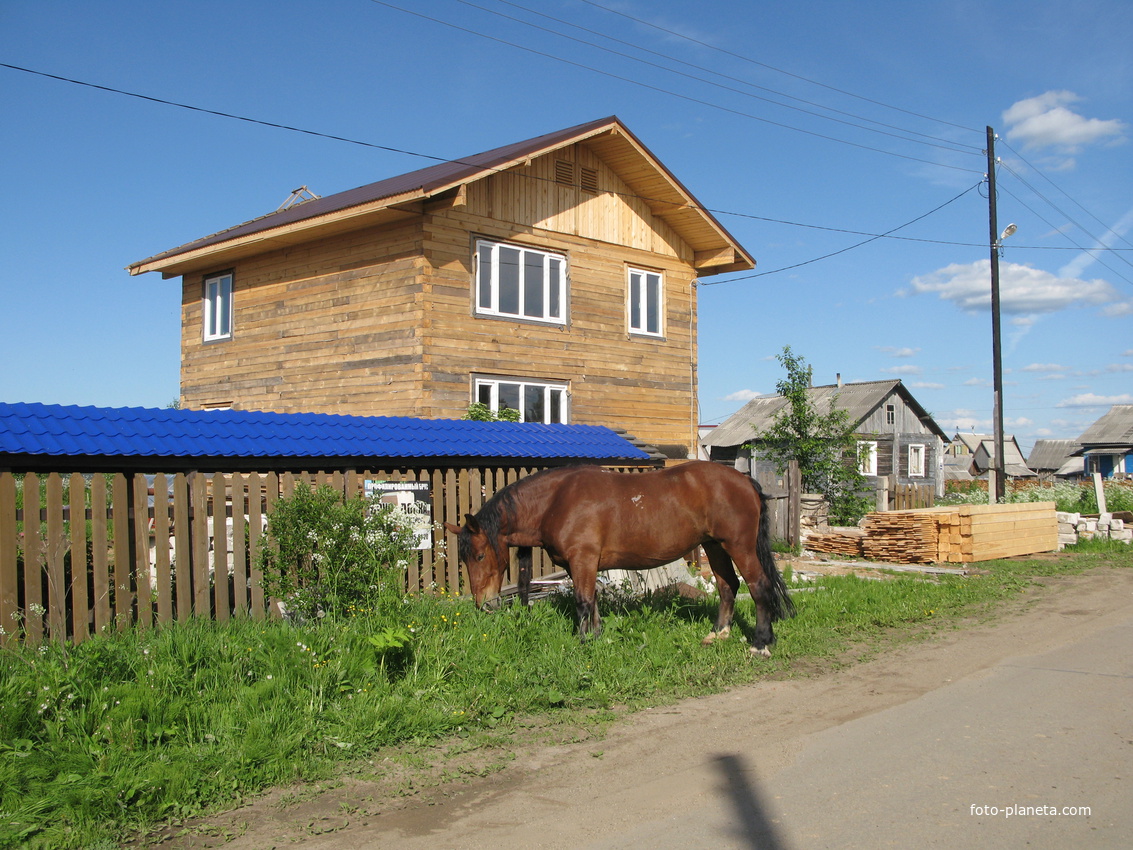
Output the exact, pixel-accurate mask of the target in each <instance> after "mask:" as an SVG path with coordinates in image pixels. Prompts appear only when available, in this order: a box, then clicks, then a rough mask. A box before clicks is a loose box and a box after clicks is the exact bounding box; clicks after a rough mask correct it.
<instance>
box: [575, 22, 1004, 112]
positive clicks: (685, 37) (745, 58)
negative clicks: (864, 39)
mask: <svg viewBox="0 0 1133 850" xmlns="http://www.w3.org/2000/svg"><path fill="white" fill-rule="evenodd" d="M580 2H582V3H586V4H588V5H590V6H593V7H595V8H596V9H602V10H603V11H605V12H609V13H611V14H613V15H620V16H621V17H623V18H626V19H627V20H630V21H633V22H634V23H637V24H641V25H642V26H646V27H651V28H653V29H655V30H658V31H659V32H663V33H665V34H667V35H671V36H674V37H676V38H680V39H683V40H685V41H689V42H692V43H693V44H696V45H699V46H701V47H706V48H708V49H709V50H714V51H716V52H718V53H723V54H725V55H726V56H731V57H732V58H733V59H739V60H741V61H743V62H748V63H750V64H752V65H758V66H759V67H761V68H766V69H767V70H769V71H774V72H775V73H777V74H783V75H785V76H788V77H791V78H793V79H796V80H800V81H801V82H804V83H810V84H811V85H814V86H819V87H820V88H824V89H827V90H829V91H832V92H837V93H838V94H841V95H845V96H846V97H852V98H855V99H856V100H860V101H863V102H865V103H871V104H873V105H874V106H881V107H884V108H885V109H891V110H893V111H895V112H903V113H904V114H906V115H910V116H912V117H914V118H923V119H924V120H926V121H933V122H935V123H937V124H943V125H945V126H948V127H955V128H956V129H959V130H967V131H968V132H972V133H980V132H983V131H982V130H979V129H977V128H973V127H966V126H964V125H963V124H956V123H953V122H952V121H945V120H944V119H942V118H934V117H932V116H931V115H923V114H922V113H920V112H914V111H912V110H910V109H904V108H902V107H900V106H894V105H892V104H889V103H885V102H884V101H881V100H874V99H873V98H871V97H865V96H864V95H860V94H855V93H854V92H851V91H847V90H845V89H840V88H838V87H837V86H832V85H828V84H827V83H823V82H820V81H818V80H813V79H811V78H810V77H804V76H802V75H801V74H795V73H792V72H791V71H786V70H784V69H782V68H777V67H775V66H774V65H769V64H767V63H766V62H760V61H759V60H757V59H752V58H751V57H750V56H745V55H743V54H742V53H735V52H733V51H731V50H727V49H725V48H723V47H718V46H716V45H714V44H710V43H708V42H706V41H701V40H700V39H696V38H693V37H692V36H690V35H686V34H684V33H681V32H677V31H676V30H671V29H666V28H665V27H663V26H660V25H659V24H655V23H653V22H651V21H646V20H644V19H642V18H636V17H634V16H633V15H630V14H627V13H626V12H622V11H620V10H619V9H613V8H611V7H609V6H605V5H603V4H601V3H597V2H595V0H580Z"/></svg>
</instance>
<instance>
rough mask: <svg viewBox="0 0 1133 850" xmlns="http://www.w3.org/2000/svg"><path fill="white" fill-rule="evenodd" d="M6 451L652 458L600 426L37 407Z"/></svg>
mask: <svg viewBox="0 0 1133 850" xmlns="http://www.w3.org/2000/svg"><path fill="white" fill-rule="evenodd" d="M4 454H8V455H20V456H24V457H63V456H88V457H90V456H98V457H118V458H135V459H137V458H154V459H158V458H206V457H207V458H231V459H239V458H250V459H258V458H264V459H303V458H311V459H319V458H364V459H369V458H375V459H377V458H382V459H387V458H388V459H401V458H406V459H413V458H433V457H438V458H509V459H525V458H531V459H538V460H552V459H578V460H604V461H614V460H634V461H645V460H648V459H649V455H648V454H646V453H645V452H644V451H642V450H641V449H639V448H637V447H635V446H634V445H633V444H632V443H630V442H629V441H628V440H626V439H625V438H624V437H621V436H619V435H618V434H617V433H615V432H614V431H612V430H611V429H609V428H604V427H600V426H595V425H543V424H538V423H511V422H502V423H501V422H474V421H468V420H455V419H412V418H409V417H383V416H343V415H337V414H329V413H266V412H254V411H242V410H205V411H202V410H172V409H155V408H142V407H124V408H119V407H82V406H66V405H47V404H37V403H29V404H6V403H0V457H2V455H4ZM0 465H3V460H2V459H0Z"/></svg>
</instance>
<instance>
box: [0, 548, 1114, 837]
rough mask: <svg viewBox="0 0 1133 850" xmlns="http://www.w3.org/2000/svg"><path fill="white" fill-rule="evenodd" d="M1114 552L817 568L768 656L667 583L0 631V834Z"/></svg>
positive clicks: (550, 712)
mask: <svg viewBox="0 0 1133 850" xmlns="http://www.w3.org/2000/svg"><path fill="white" fill-rule="evenodd" d="M1106 565H1118V566H1125V567H1130V566H1133V554H1130V549H1129V547H1126V548H1125V550H1124V551H1113V552H1111V551H1104V552H1090V551H1084V552H1080V553H1073V554H1067V555H1062V556H1058V557H1051V558H1035V559H1027V560H1017V561H1000V562H990V563H988V564H980V565H979V566H980V567H981V569H982V570H983V574H980V575H972V576H968V577H963V578H960V577H954V576H944V577H933V578H932V579H931V580H926V579H925V578H923V577H911V576H910V577H905V576H898V577H895V578H890V579H886V580H884V581H872V580H868V579H861V578H855V577H853V576H837V577H833V576H832V577H824V578H822V579H821V580H820V581H819V582H817V583H816V585H817V586H816V587H815V588H814V589H813V590H809V591H807V592H798V593H795V594H794V596H793V598H794V600H795V603H796V606H797V608H798V616H797V617H796V618H795V619H793V620H788V621H783V622H780V623H778V624H776V632H777V634H778V637H779V642H778V644H777V645H776V647H775V650H774V653H775V654H774V656H773V657H772V659H771V660H770V661H766V662H764V661H756V660H753V659H751V658H750V657H749V654H748V652H747V648H746V645H745V637H744V632H745V631H750V630H751V629H752V628H753V627H754V612H753V607H752V604H751V601H750V599H748V598H746V597H744V598H742V599H741V600H740V601H739V603H738V605H737V618H738V619H737V625H738V627H739V628H737V629H736V632H735V634H734V636H733V638H732V639H731V640H730V641H720V642H717V643H715V644H713V645H711V646H708V647H703V646H701V645H700V640H701V638H703V637H704V635H705V634H707V632H708V631H709V629H710V628H711V626H712V622H713V620H714V618H715V612H716V604H715V601H714V600H712V599H707V600H706V599H687V598H684V597H682V596H680V595H677V594H675V593H672V592H667V593H666V592H659V593H653V594H649V595H647V596H645V597H644V598H636V597H631V596H629V595H628V594H617V593H615V594H610V595H607V596H606V597H604V598H602V599H601V600H600V602H599V604H600V606H601V611H602V619H603V626H604V630H603V633H602V635H601V636H600V637H598V638H596V639H592V640H589V641H587V642H586V643H580V642H579V640H578V638H577V637H576V635H575V622H574V603H573V600H572V599H570V598H567V597H558V598H552V599H550V600H547V601H546V602H540V603H537V604H536V605H534V606H533V607H532V608H530V609H523V608H520V607H519V606H518V605H513V606H510V607H506V608H504V609H502V610H500V611H497V612H494V613H491V614H487V613H483V612H480V611H477V610H476V609H475V608H474V607H473V605H472V604H471V602H470V601H468V600H466V599H460V598H455V597H453V596H452V595H451V594H448V593H443V592H437V593H433V594H420V595H413V596H408V597H401V598H397V599H396V600H393V599H390V598H388V597H387V598H385V599H383V600H382V603H381V604H380V605H378V606H375V607H372V608H366V609H364V610H363V609H352V610H347V611H345V612H340V613H334V614H330V615H328V616H325V617H323V618H321V619H312V620H308V621H306V622H287V621H281V620H272V621H266V622H264V621H252V620H248V619H237V620H234V621H230V622H228V623H224V624H217V623H213V622H210V621H203V620H202V621H192V622H188V623H179V624H172V625H168V626H162V627H160V628H153V629H150V630H147V631H141V630H128V631H123V632H114V633H108V634H105V635H101V636H98V637H95V638H93V639H90V640H88V641H85V642H84V643H82V644H80V645H79V646H75V647H64V646H60V645H58V644H45V645H43V646H39V647H36V646H14V647H11V648H9V649H4V650H0V847H31V848H36V847H43V848H47V847H50V848H68V847H84V848H86V847H99V846H104V847H110V846H114V845H115V843H116V842H118V841H122V840H126V839H129V838H130V837H131V836H138V835H145V834H152V831H153V830H154V829H156V828H158V827H161V826H162V825H166V826H168V825H169V824H176V823H178V822H181V821H183V820H185V819H187V818H189V817H194V816H199V815H201V814H204V813H208V812H210V811H218V810H220V809H223V808H230V807H232V806H234V805H236V804H237V803H239V801H240V800H241V799H242V798H245V797H247V796H249V795H254V794H258V793H261V792H263V791H264V790H266V789H268V788H271V787H276V786H286V785H289V784H293V783H310V782H318V781H322V780H326V779H329V778H333V777H335V776H338V775H341V774H342V773H343V772H344V771H347V770H352V769H353V770H357V769H359V768H358V766H359V765H370V764H372V765H373V767H372V768H371V769H373V770H380V769H381V767H380V765H381V760H382V758H383V756H382V751H383V749H386V748H392V747H394V746H396V745H403V744H411V745H414V746H418V747H422V748H426V749H427V748H429V747H431V746H434V745H436V744H438V743H440V742H446V746H447V747H448V748H449V750H451V752H452V754H453V757H454V758H455V757H456V755H457V753H458V751H459V750H461V749H462V748H463V749H464V750H472V749H475V748H477V747H480V746H485V747H489V746H498V745H499V743H500V742H501V741H503V740H505V739H506V735H507V734H509V733H511V732H514V731H515V730H516V729H521V728H526V724H528V723H529V722H531V719H532V718H550V719H551V722H552V723H553V722H556V721H555V718H558V719H559V720H561V721H562V722H563V723H567V722H570V723H579V724H595V725H600V724H601V723H602V722H603V720H604V719H606V718H610V717H614V716H618V715H620V714H622V713H624V712H625V711H632V710H636V709H640V708H643V707H646V706H650V705H659V704H664V703H668V702H672V701H674V700H677V699H681V698H683V697H688V696H694V695H699V694H705V693H711V692H717V691H720V690H724V689H726V688H728V687H732V686H736V685H740V684H744V683H748V682H751V681H754V680H756V679H759V678H766V677H770V676H781V675H791V674H792V672H794V671H796V670H805V669H807V668H808V666H809V667H810V668H813V667H814V664H815V662H819V663H820V664H821V665H826V666H828V665H829V663H831V662H836V661H837V659H838V658H839V656H840V655H841V654H843V653H846V651H847V649H850V648H856V647H860V646H862V645H863V644H865V643H868V642H870V641H874V642H875V643H876V644H877V645H884V644H885V641H883V640H878V639H879V638H882V637H883V638H885V639H886V640H889V639H891V638H892V637H893V636H894V635H902V634H910V633H920V632H924V631H925V630H926V629H927V630H932V629H935V628H938V627H940V628H943V627H951V626H952V625H954V624H955V623H957V622H959V621H960V619H961V618H964V617H967V616H971V615H973V614H980V613H987V612H992V611H994V610H995V605H996V603H998V602H1000V601H1002V600H1003V599H1005V598H1007V597H1009V596H1011V595H1013V594H1016V593H1018V592H1019V591H1020V590H1022V589H1023V588H1025V587H1027V586H1028V585H1030V584H1031V583H1032V582H1034V581H1035V579H1036V578H1041V577H1044V576H1055V575H1059V574H1066V573H1073V572H1080V571H1081V570H1084V569H1088V568H1091V567H1101V566H1106ZM851 655H852V653H851ZM460 742H463V744H461V743H460ZM440 755H442V756H443V754H440ZM495 761H496V762H499V761H500V759H498V758H497V759H496V760H495ZM493 763H495V762H493Z"/></svg>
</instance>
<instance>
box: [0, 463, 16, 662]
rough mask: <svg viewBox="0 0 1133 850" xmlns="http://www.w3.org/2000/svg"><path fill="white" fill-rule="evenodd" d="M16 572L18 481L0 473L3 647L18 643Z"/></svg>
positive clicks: (0, 643)
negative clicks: (9, 642)
mask: <svg viewBox="0 0 1133 850" xmlns="http://www.w3.org/2000/svg"><path fill="white" fill-rule="evenodd" d="M17 576H18V572H17V569H16V478H15V476H14V475H12V473H10V472H0V646H5V645H6V644H7V643H8V641H9V639H12V640H13V641H14V633H15V631H16V617H17V616H19V609H18V608H17V604H18V597H17V595H16V586H17V583H18V578H17Z"/></svg>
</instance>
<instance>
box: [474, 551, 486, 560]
mask: <svg viewBox="0 0 1133 850" xmlns="http://www.w3.org/2000/svg"><path fill="white" fill-rule="evenodd" d="M487 554H488V553H487V552H481V553H480V554H479V555H477V556H476V560H477V561H483V560H484V558H485V556H486V555H487Z"/></svg>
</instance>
